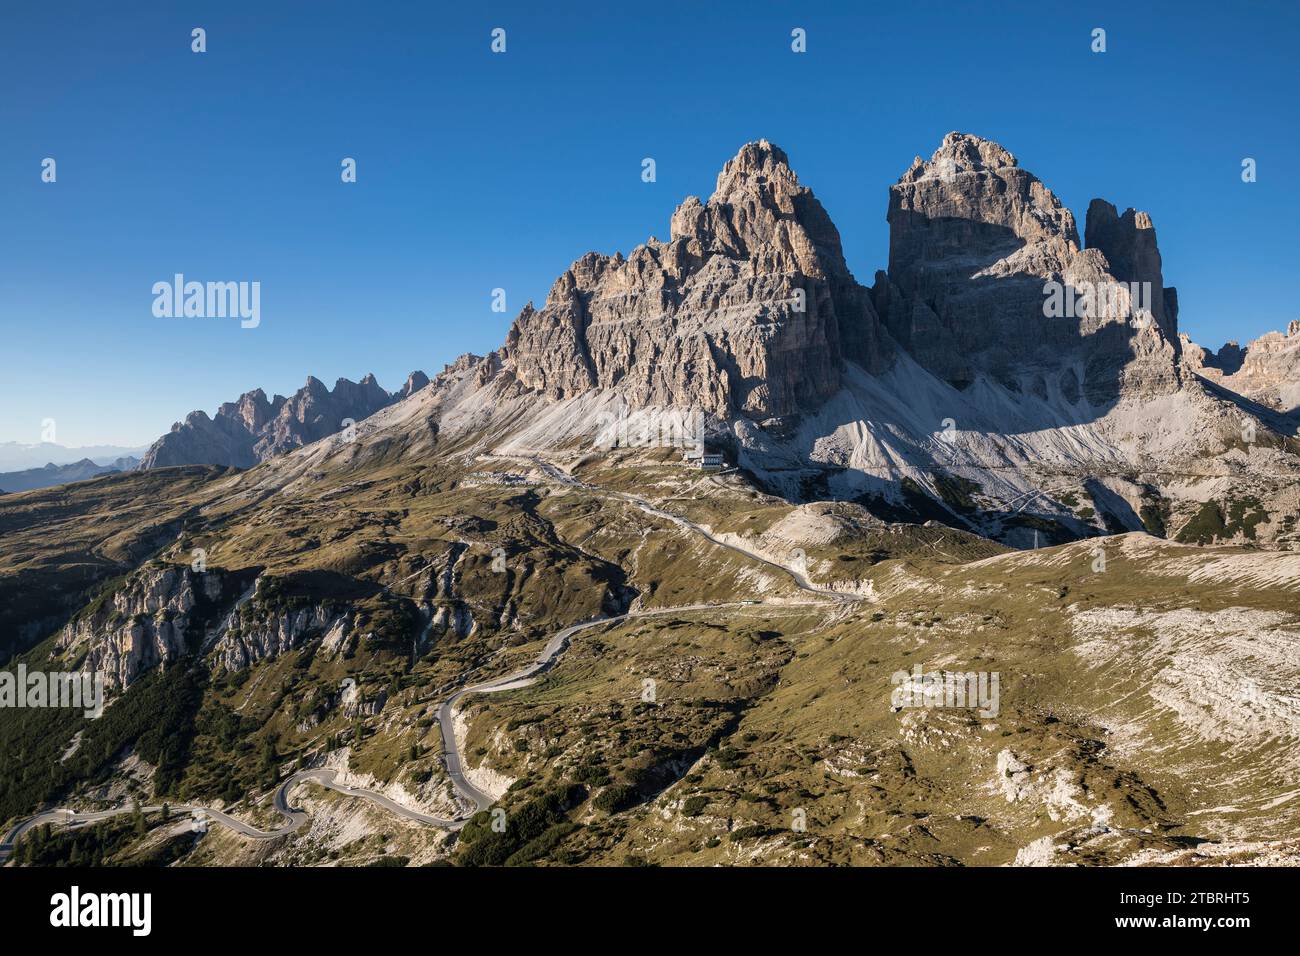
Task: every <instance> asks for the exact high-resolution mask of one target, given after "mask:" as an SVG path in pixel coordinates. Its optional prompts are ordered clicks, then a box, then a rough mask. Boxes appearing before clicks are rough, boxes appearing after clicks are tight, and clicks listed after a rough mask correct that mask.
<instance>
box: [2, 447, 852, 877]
mask: <svg viewBox="0 0 1300 956" xmlns="http://www.w3.org/2000/svg"><path fill="white" fill-rule="evenodd" d="M493 457H495V456H493ZM502 457H504V456H502ZM529 460H531V461H533V462H534V463H536V464H537V465H538V466H539V467H540V468H541V469H542V471H543V472H544V473H545V474H546V475H547V476H548V477H550V478H551V479H552V480H554V481H557V482H559V483H561V484H564V485H569V486H572V487H577V488H581V489H582V490H584V491H587V492H591V493H594V494H599V495H604V496H608V497H613V498H617V499H620V500H623V501H626V502H627V503H629V504H632V505H634V506H635V507H637V508H639V509H641V510H642V511H645V512H646V513H647V514H650V515H653V516H655V517H657V518H661V519H663V520H666V521H670V522H672V523H673V524H676V525H678V526H679V527H682V528H685V529H687V530H690V531H693V532H695V533H697V534H699V535H702V536H703V537H705V538H707V539H708V540H709V541H710V542H712V543H713V544H716V545H718V546H719V547H723V548H727V549H728V550H730V551H734V552H736V553H738V554H741V555H744V556H745V557H747V558H750V559H752V560H755V561H758V562H760V563H762V564H765V565H767V566H769V567H771V568H773V569H774V570H777V571H780V572H782V573H784V574H787V575H789V577H790V579H791V580H792V581H793V582H794V584H795V585H796V586H797V587H798V588H799V589H800V590H803V591H807V592H809V593H812V594H816V595H818V596H819V597H823V598H827V599H829V600H831V601H833V602H835V603H840V604H847V603H856V602H858V601H861V600H863V598H862V597H861V596H860V595H856V594H845V593H842V592H839V591H830V590H826V589H824V588H819V587H816V586H815V585H813V584H812V582H810V581H809V580H808V578H807V576H806V575H805V573H804V572H803V571H802V570H798V569H795V568H790V567H786V566H785V565H783V564H780V563H778V562H776V561H774V560H772V559H770V558H767V557H765V556H763V555H761V554H758V553H756V552H754V551H750V550H748V549H746V548H744V547H741V546H739V545H736V544H734V543H732V542H729V541H724V540H722V539H720V538H718V537H717V536H716V535H714V534H713V533H712V532H711V531H709V530H707V529H705V528H703V527H701V526H699V525H697V524H695V523H694V522H692V521H690V520H688V519H686V518H683V517H681V516H679V515H675V514H672V513H671V512H668V511H664V510H663V509H661V508H658V507H656V506H655V505H653V504H651V503H650V502H648V501H646V500H645V499H643V498H638V497H636V496H635V495H630V494H627V493H625V492H617V491H606V490H605V489H602V488H597V487H595V486H592V485H588V484H586V483H585V482H582V481H579V480H578V479H576V478H574V477H573V476H572V475H568V474H566V473H565V472H563V471H561V470H560V469H559V468H557V467H556V466H555V465H553V464H551V463H550V462H545V461H542V460H541V459H540V458H533V459H529ZM425 570H427V568H422V569H421V571H418V572H416V574H419V573H421V572H422V571H425ZM414 576H415V575H410V577H414ZM249 596H251V589H250V594H249V595H246V596H244V597H243V598H241V601H240V603H242V602H243V601H244V600H247V597H249ZM761 603H762V602H761V601H734V602H730V603H725V604H683V605H677V606H674V607H665V608H651V609H648V610H641V611H628V612H626V613H624V614H617V615H613V616H610V617H599V618H593V619H591V620H587V621H580V622H579V623H577V624H572V625H570V626H569V627H566V628H564V629H563V630H561V631H559V632H557V633H556V634H555V635H554V636H552V637H551V638H550V639H549V640H548V641H547V642H546V644H545V646H544V647H543V648H542V650H541V652H540V653H539V654H538V655H537V658H536V660H534V661H533V662H532V663H531V664H529V665H527V666H526V667H523V668H520V669H519V670H516V671H512V672H511V673H509V674H505V675H504V676H501V677H497V678H493V679H492V680H488V681H483V682H481V683H478V684H472V685H470V686H468V687H462V688H461V689H460V690H457V691H455V692H454V693H453V694H451V696H449V697H448V698H447V699H446V700H444V701H443V702H442V703H441V704H440V705H439V706H438V729H439V731H440V733H441V735H442V747H443V763H444V765H445V767H446V770H447V776H448V778H449V779H450V780H451V783H452V786H453V788H454V789H455V791H456V794H457V796H458V797H459V798H460V799H461V800H463V801H464V802H465V803H466V804H467V805H468V807H467V809H468V813H466V814H465V815H464V816H460V817H457V818H456V819H454V820H445V819H442V818H441V817H434V816H430V815H429V814H426V813H421V812H419V811H417V810H412V809H411V808H410V807H405V806H403V805H402V804H400V803H397V802H396V801H394V800H392V799H390V798H389V797H386V796H384V795H383V794H382V793H377V792H375V791H373V790H366V789H363V788H361V787H352V786H348V785H346V784H340V783H338V782H337V777H338V771H335V770H329V769H316V770H300V771H298V772H297V773H295V774H293V775H292V776H290V777H288V778H286V779H285V780H284V781H283V782H281V784H280V785H279V786H278V787H277V788H276V789H275V793H274V795H273V796H272V800H271V803H272V806H273V807H274V808H275V810H276V811H277V812H278V813H279V814H280V815H281V816H282V817H283V818H284V822H283V823H282V824H281V825H280V826H278V827H276V828H274V829H270V830H262V829H260V828H258V827H255V826H252V825H251V824H248V823H245V822H244V821H242V820H240V819H238V818H236V817H232V816H231V815H230V814H228V813H224V812H223V811H221V810H217V809H215V808H212V807H205V806H202V805H200V804H176V805H171V806H170V809H171V811H172V812H174V813H178V814H190V815H192V816H197V815H199V814H202V815H203V816H204V817H205V818H206V819H207V821H208V822H211V823H218V824H220V825H222V826H224V827H227V828H229V829H231V830H233V831H235V832H236V833H239V834H241V835H243V836H246V837H249V838H251V839H254V840H275V839H278V838H280V837H283V836H287V835H288V834H290V833H293V832H295V831H296V830H298V829H299V828H300V827H301V826H302V825H303V824H304V823H306V822H307V820H308V819H309V818H308V815H307V813H306V812H305V811H303V810H300V809H298V808H297V807H293V806H291V805H290V804H289V793H290V792H291V791H292V790H293V788H294V787H296V786H297V785H298V784H300V783H306V782H308V781H311V782H314V783H318V784H320V785H321V786H323V787H326V788H327V789H330V790H334V791H336V792H338V793H342V794H346V795H348V796H352V797H359V798H361V799H364V800H368V801H370V802H371V803H373V804H375V805H376V806H379V807H381V808H382V809H384V810H387V811H388V812H389V813H392V814H393V815H395V816H397V817H400V818H402V819H404V820H413V821H415V822H417V823H422V824H425V825H427V826H433V827H440V828H443V829H448V830H459V829H460V828H461V827H463V826H464V825H465V823H466V822H467V821H468V819H469V817H470V816H472V815H473V814H474V813H477V812H479V811H481V810H486V809H487V808H488V807H490V806H492V804H493V803H495V802H496V800H495V798H494V797H492V796H491V795H490V794H487V793H484V792H483V791H482V790H480V789H478V788H477V787H475V786H474V785H473V784H472V783H470V782H469V780H467V779H466V777H465V769H464V768H465V763H464V754H463V753H462V752H461V749H460V745H459V743H458V742H457V740H456V730H455V709H456V704H457V703H458V702H459V701H460V700H461V699H462V698H464V697H465V696H466V695H468V694H493V693H498V692H500V691H505V690H513V689H515V688H519V687H524V686H527V685H528V684H529V683H531V682H532V681H533V680H534V679H535V678H536V677H537V676H538V675H540V674H542V673H544V672H545V671H546V670H547V669H548V668H550V667H551V666H552V665H553V664H554V663H555V661H556V660H557V659H558V658H559V656H560V655H561V654H563V653H564V651H565V650H566V649H567V648H568V646H569V642H570V640H571V639H572V638H573V636H574V635H575V634H577V633H579V632H580V631H584V630H587V629H589V628H593V627H600V626H604V625H615V624H620V623H622V622H623V621H626V620H630V619H633V618H645V617H658V616H662V615H668V614H680V613H683V612H687V611H713V610H721V609H723V608H737V607H745V606H755V605H760V604H761ZM787 606H788V605H787ZM237 609H238V608H236V610H237ZM233 613H234V612H232V614H233ZM141 809H142V810H143V811H144V812H147V813H156V812H160V811H161V810H162V806H161V805H157V806H147V807H142V808H141ZM132 812H134V808H133V807H129V806H127V807H117V808H115V809H112V810H95V811H76V810H68V809H57V810H46V811H44V812H41V813H37V814H34V815H33V816H30V817H27V818H26V819H23V820H20V821H19V822H18V823H16V824H15V825H14V826H12V827H11V828H10V829H9V831H8V832H7V833H5V834H4V836H3V838H0V866H3V865H5V864H6V863H7V862H8V861H9V858H10V857H11V856H12V855H13V851H14V847H15V845H16V844H17V842H18V840H19V839H20V838H21V837H22V836H23V835H24V834H26V833H27V832H29V831H30V830H32V829H34V828H35V827H39V826H41V825H42V824H45V823H49V824H51V825H54V826H70V827H75V826H84V825H87V824H91V823H97V822H99V821H102V820H108V819H111V818H113V817H117V816H121V815H123V814H126V813H132Z"/></svg>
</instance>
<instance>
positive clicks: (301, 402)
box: [140, 371, 429, 468]
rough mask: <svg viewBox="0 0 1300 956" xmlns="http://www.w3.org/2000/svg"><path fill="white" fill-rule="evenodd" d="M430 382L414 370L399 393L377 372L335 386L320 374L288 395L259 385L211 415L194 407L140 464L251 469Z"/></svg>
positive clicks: (158, 466)
mask: <svg viewBox="0 0 1300 956" xmlns="http://www.w3.org/2000/svg"><path fill="white" fill-rule="evenodd" d="M428 383H429V379H428V377H427V376H426V375H425V374H424V373H423V372H418V371H417V372H412V373H411V375H410V377H408V378H407V380H406V384H405V385H404V386H403V387H402V388H401V389H400V390H399V391H397V392H395V393H392V394H390V393H388V392H386V391H385V390H384V389H383V388H381V387H380V385H379V383H378V382H377V381H376V380H375V377H374V376H373V375H367V376H366V377H365V378H363V379H362V380H361V381H360V382H352V381H349V380H348V379H346V378H341V379H339V380H338V381H337V382H336V383H335V384H334V388H333V390H330V389H329V388H327V387H326V386H325V384H324V383H323V382H321V381H320V379H317V378H315V377H313V376H308V377H307V384H305V385H304V386H303V387H302V388H300V389H299V390H298V391H297V392H295V393H294V394H293V395H292V396H290V397H289V398H285V397H284V396H282V395H276V396H275V397H274V398H272V399H269V400H268V399H267V397H266V393H265V392H263V391H262V390H261V389H260V388H258V389H254V390H253V391H251V392H245V393H244V394H243V395H241V396H240V397H239V400H238V401H234V402H227V403H225V404H224V405H222V406H221V407H220V408H218V409H217V413H216V415H214V416H213V417H211V418H209V417H208V414H207V413H206V412H204V411H195V412H190V414H189V415H188V416H186V418H185V421H183V422H177V423H176V424H175V425H173V426H172V430H171V431H170V432H168V433H167V434H166V435H164V436H162V438H159V439H158V440H157V441H156V442H154V443H153V445H152V446H150V448H149V450H148V451H147V452H145V455H144V458H143V459H142V461H141V464H140V467H141V468H162V467H165V466H168V465H223V466H227V467H235V468H251V467H252V466H253V465H256V464H258V463H259V462H262V461H266V460H267V459H268V458H274V457H276V456H278V455H282V454H284V453H285V452H289V451H292V450H293V449H295V448H300V447H302V446H303V445H308V444H311V443H312V442H315V441H319V440H320V439H322V438H326V437H328V436H330V435H333V434H334V433H336V432H338V431H340V430H341V429H343V428H344V427H345V422H347V421H349V420H350V421H352V422H359V421H361V420H362V419H364V418H368V417H370V416H371V415H373V414H374V413H375V412H377V411H379V410H380V409H382V408H385V407H387V406H388V405H391V404H392V403H393V402H395V401H400V400H402V399H404V398H406V397H408V396H410V395H411V394H413V393H414V392H417V391H419V390H420V389H421V388H423V387H424V386H425V385H427V384H428Z"/></svg>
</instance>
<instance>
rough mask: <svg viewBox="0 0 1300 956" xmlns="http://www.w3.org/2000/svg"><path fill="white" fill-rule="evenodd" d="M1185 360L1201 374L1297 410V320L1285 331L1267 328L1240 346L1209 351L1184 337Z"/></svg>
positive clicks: (1281, 408)
mask: <svg viewBox="0 0 1300 956" xmlns="http://www.w3.org/2000/svg"><path fill="white" fill-rule="evenodd" d="M1183 342H1184V345H1183V348H1184V364H1185V365H1186V367H1187V368H1188V369H1190V370H1191V371H1192V372H1194V373H1196V374H1197V375H1200V376H1202V377H1203V378H1207V379H1210V380H1211V381H1214V382H1218V383H1219V384H1221V385H1223V386H1224V387H1225V388H1228V389H1231V390H1232V391H1234V392H1236V393H1237V394H1238V395H1244V396H1245V397H1247V398H1249V399H1251V400H1252V401H1256V402H1259V403H1261V404H1263V405H1268V406H1269V407H1271V408H1275V409H1277V410H1278V411H1282V412H1288V413H1289V412H1294V411H1297V410H1300V321H1298V320H1293V321H1292V322H1291V323H1290V324H1289V325H1288V326H1287V330H1286V332H1285V333H1282V332H1266V333H1264V334H1263V335H1261V336H1260V337H1259V338H1257V339H1254V340H1253V341H1250V342H1247V343H1246V347H1245V348H1244V349H1243V348H1240V347H1239V346H1238V345H1237V343H1236V342H1228V343H1226V344H1225V345H1224V346H1223V347H1222V348H1221V349H1219V351H1218V352H1217V353H1214V352H1209V351H1207V350H1206V349H1204V348H1202V347H1201V346H1199V345H1196V344H1195V343H1193V342H1191V340H1190V339H1187V338H1186V336H1184V337H1183Z"/></svg>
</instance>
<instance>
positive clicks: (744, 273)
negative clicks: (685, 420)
mask: <svg viewBox="0 0 1300 956" xmlns="http://www.w3.org/2000/svg"><path fill="white" fill-rule="evenodd" d="M670 228H671V233H670V238H669V240H668V241H667V242H660V241H658V240H657V239H654V238H651V239H650V241H649V242H647V243H646V244H645V245H643V246H638V247H637V248H636V249H634V250H633V251H632V252H631V253H630V254H629V255H628V257H627V258H624V257H623V256H622V255H621V254H616V255H614V256H607V255H601V254H597V253H589V254H588V255H586V256H583V257H582V258H581V259H579V260H578V261H577V262H575V263H574V264H573V265H572V266H571V267H570V268H569V269H568V271H566V272H565V273H564V274H563V275H562V276H560V278H559V279H558V280H557V281H556V282H555V284H554V286H553V287H552V289H551V291H550V294H549V295H548V296H547V299H546V303H545V306H544V307H543V308H542V309H541V310H540V311H539V310H536V309H534V308H533V307H532V306H531V305H529V306H528V307H526V308H525V309H524V310H523V312H522V313H521V314H520V315H519V317H518V318H517V319H516V320H515V323H514V325H513V326H512V327H511V329H510V332H509V335H508V336H507V339H506V345H505V348H504V349H503V350H502V351H501V361H502V364H503V368H504V369H506V370H507V371H509V372H510V373H511V374H512V375H513V376H514V377H515V378H516V379H517V380H518V382H519V383H520V384H521V385H522V386H523V387H525V388H528V389H533V390H536V391H539V392H542V393H544V394H545V395H547V396H548V397H550V398H552V399H564V398H570V397H572V396H574V395H577V394H580V393H582V392H585V391H589V390H592V389H618V390H619V391H621V392H623V393H624V394H625V395H626V397H627V400H628V401H629V402H630V404H632V405H633V406H667V405H677V406H691V407H697V408H701V409H702V410H704V411H706V412H709V413H712V414H713V415H716V416H718V417H722V418H725V417H730V416H733V415H736V414H741V415H745V416H748V417H751V418H757V419H766V418H769V417H774V416H785V415H793V414H797V413H798V412H800V411H802V410H806V409H808V408H812V407H816V406H817V405H818V404H820V403H821V402H822V401H824V400H825V399H826V398H828V397H829V396H830V395H832V394H834V393H835V391H836V390H837V389H838V388H839V385H840V373H841V364H842V360H843V359H845V358H849V359H853V360H855V361H857V362H859V363H861V364H862V365H864V366H866V367H867V368H869V369H879V368H881V367H883V365H884V364H885V363H886V361H887V359H888V356H889V353H890V345H889V343H888V341H887V337H885V336H883V334H882V332H881V329H880V325H879V322H878V319H877V317H876V314H875V310H874V308H873V307H872V304H871V301H870V298H869V296H868V295H867V294H866V292H865V290H864V289H863V288H862V287H861V286H859V285H858V284H857V283H856V282H855V281H854V279H853V277H852V275H851V274H850V273H849V271H848V268H847V266H846V265H845V262H844V256H843V252H842V251H841V248H840V238H839V233H838V231H837V230H836V229H835V226H834V224H833V223H832V222H831V220H830V217H829V216H828V215H827V214H826V211H825V210H824V209H823V208H822V206H821V203H819V202H818V201H817V199H816V197H815V196H813V193H812V191H811V190H810V189H808V188H807V187H806V186H803V185H801V184H800V182H799V180H798V178H797V177H796V176H795V174H794V172H793V171H792V170H791V169H790V166H789V162H788V160H787V158H786V155H785V153H784V152H783V151H782V150H780V149H779V148H778V147H776V146H773V145H772V144H770V143H768V142H767V141H765V140H760V141H759V142H756V143H750V144H748V145H746V146H745V147H744V148H742V149H741V151H740V152H739V154H737V156H736V157H735V158H734V159H732V160H731V161H730V162H728V163H727V164H726V166H725V167H724V168H723V170H722V172H721V173H720V174H719V176H718V181H717V188H716V189H715V190H714V193H713V195H712V196H711V197H710V198H709V200H708V201H707V202H701V201H700V200H699V199H697V198H695V197H689V198H687V199H686V201H685V202H683V203H682V204H681V206H679V207H678V209H677V211H676V212H675V213H674V214H673V217H672V222H671V227H670Z"/></svg>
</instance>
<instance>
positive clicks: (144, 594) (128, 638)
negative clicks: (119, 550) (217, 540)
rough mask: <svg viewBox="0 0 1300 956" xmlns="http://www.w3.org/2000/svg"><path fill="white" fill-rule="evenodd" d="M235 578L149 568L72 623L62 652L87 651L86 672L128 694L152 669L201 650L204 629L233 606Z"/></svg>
mask: <svg viewBox="0 0 1300 956" xmlns="http://www.w3.org/2000/svg"><path fill="white" fill-rule="evenodd" d="M238 585H239V581H238V578H237V577H236V576H231V575H228V574H227V573H226V572H223V571H218V570H209V571H206V572H203V573H198V572H194V571H191V570H190V569H189V568H184V567H178V566H176V565H162V566H146V567H145V568H143V569H141V570H140V571H138V572H136V573H135V574H134V575H132V577H131V579H130V580H129V581H128V582H127V583H126V584H125V585H124V586H123V587H121V588H119V589H118V590H116V591H114V592H113V593H112V594H111V595H110V596H109V597H108V598H107V599H105V600H104V601H103V602H101V603H100V604H99V605H98V606H97V607H92V608H91V609H90V610H89V611H88V612H87V613H84V614H82V615H80V616H78V617H77V618H76V619H74V620H73V621H71V622H69V623H68V624H67V625H66V626H65V627H64V628H63V630H62V632H61V633H60V634H59V637H58V640H57V643H56V646H57V648H58V649H59V650H60V651H69V650H73V651H80V650H82V649H84V650H85V655H86V656H85V663H84V665H83V669H84V670H87V671H92V672H97V673H102V674H103V675H104V682H105V685H106V686H108V687H109V688H116V689H125V688H126V687H129V686H130V685H131V684H133V683H134V682H135V681H136V680H138V679H139V678H140V677H142V676H143V675H144V674H145V673H146V672H148V671H149V670H151V669H153V668H155V667H157V666H159V665H165V664H167V663H169V662H171V661H174V660H176V659H178V658H180V657H181V656H183V655H185V654H186V653H188V652H190V651H192V650H197V649H198V647H199V646H201V644H202V641H203V631H204V628H205V627H206V626H207V625H208V624H209V623H211V621H212V620H213V619H214V618H215V617H216V615H217V614H218V613H219V612H220V610H221V608H222V607H223V605H225V604H228V603H231V602H233V601H234V600H235V599H236V597H237V594H236V593H235V592H236V590H237V588H238Z"/></svg>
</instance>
